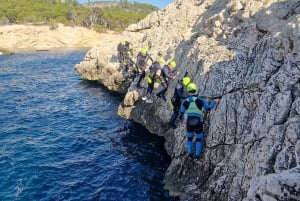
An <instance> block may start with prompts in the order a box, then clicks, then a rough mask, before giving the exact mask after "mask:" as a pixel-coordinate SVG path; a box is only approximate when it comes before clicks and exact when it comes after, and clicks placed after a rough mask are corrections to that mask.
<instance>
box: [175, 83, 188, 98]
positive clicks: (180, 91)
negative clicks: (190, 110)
mask: <svg viewBox="0 0 300 201" xmlns="http://www.w3.org/2000/svg"><path fill="white" fill-rule="evenodd" d="M175 91H176V94H177V96H178V97H179V98H181V99H184V98H186V97H185V94H184V91H183V87H182V85H181V84H179V83H177V84H176V88H175Z"/></svg>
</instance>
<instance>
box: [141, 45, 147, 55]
mask: <svg viewBox="0 0 300 201" xmlns="http://www.w3.org/2000/svg"><path fill="white" fill-rule="evenodd" d="M147 51H148V49H147V48H145V47H143V48H142V49H141V54H142V55H143V56H145V55H146V54H147Z"/></svg>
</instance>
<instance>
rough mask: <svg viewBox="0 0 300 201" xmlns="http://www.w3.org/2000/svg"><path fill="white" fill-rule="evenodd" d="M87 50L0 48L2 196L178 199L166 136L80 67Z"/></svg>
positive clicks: (116, 200) (130, 200) (29, 200)
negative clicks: (139, 120)
mask: <svg viewBox="0 0 300 201" xmlns="http://www.w3.org/2000/svg"><path fill="white" fill-rule="evenodd" d="M85 53H86V51H85V50H81V51H78V50H77V51H56V52H52V51H50V52H32V53H18V54H15V55H5V56H4V55H1V56H0V80H1V81H0V103H1V104H0V200H1V201H11V200H24V201H32V200H45V201H46V200H47V201H50V200H53V201H54V200H55V201H56V200H72V201H73V200H74V201H76V200H78V201H83V200H103V201H109V200H112V201H139V200H140V201H144V200H149V201H150V200H151V201H152V200H153V201H156V200H158V201H159V200H164V201H167V200H175V198H170V197H169V196H168V193H167V192H166V191H165V190H164V189H163V177H164V173H165V171H166V169H167V167H168V165H169V163H170V159H169V157H168V156H167V154H166V152H165V151H164V148H163V143H164V142H163V139H162V138H160V137H158V136H156V135H153V134H150V133H148V132H147V131H146V130H145V129H144V128H143V127H141V126H139V125H138V124H135V123H133V122H130V121H128V120H125V119H122V118H121V117H119V116H117V107H118V104H119V103H120V102H121V101H122V98H123V97H122V95H120V94H117V93H113V92H110V91H108V90H106V89H105V88H104V87H103V86H100V85H99V84H97V83H93V82H88V81H84V80H82V79H81V77H80V76H79V75H77V74H76V72H75V70H74V65H75V64H76V63H79V62H80V61H81V60H83V58H84V55H85Z"/></svg>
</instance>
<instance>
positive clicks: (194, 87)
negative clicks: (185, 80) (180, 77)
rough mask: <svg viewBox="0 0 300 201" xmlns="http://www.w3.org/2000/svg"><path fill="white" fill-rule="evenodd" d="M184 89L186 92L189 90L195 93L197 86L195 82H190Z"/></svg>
mask: <svg viewBox="0 0 300 201" xmlns="http://www.w3.org/2000/svg"><path fill="white" fill-rule="evenodd" d="M186 90H187V91H188V92H191V93H195V92H196V91H197V86H196V84H195V83H190V84H189V85H188V86H187V87H186Z"/></svg>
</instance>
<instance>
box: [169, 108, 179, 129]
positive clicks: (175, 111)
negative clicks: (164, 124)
mask: <svg viewBox="0 0 300 201" xmlns="http://www.w3.org/2000/svg"><path fill="white" fill-rule="evenodd" d="M178 115H179V111H178V110H175V109H174V111H173V114H172V116H171V119H170V121H169V126H170V127H172V128H176V125H175V121H176V119H177V117H178Z"/></svg>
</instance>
